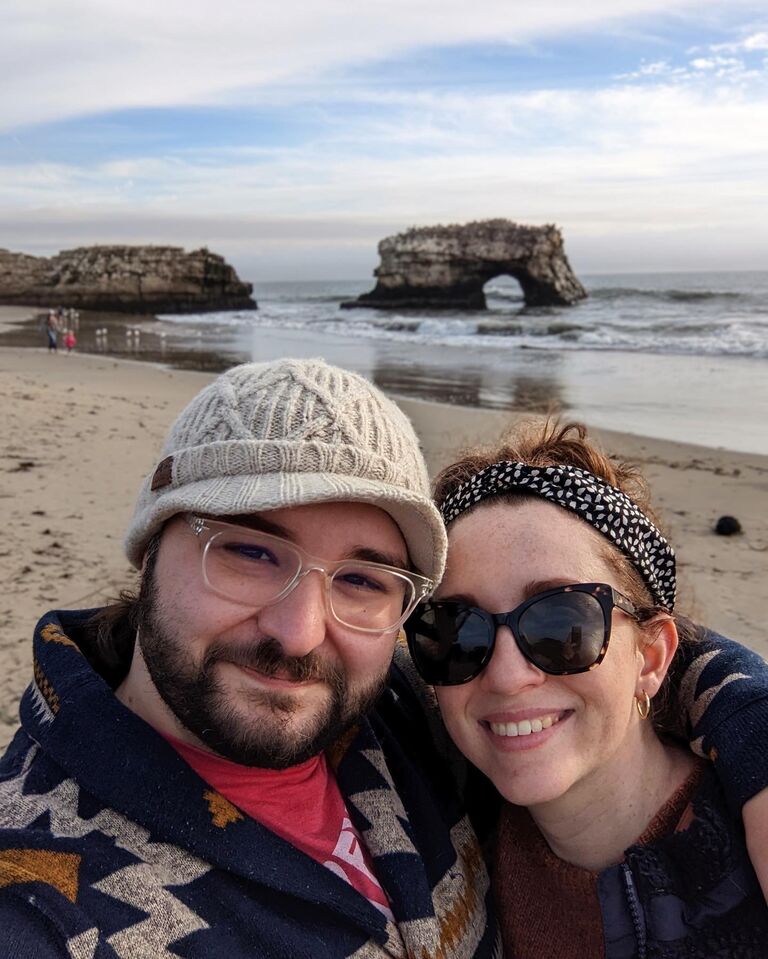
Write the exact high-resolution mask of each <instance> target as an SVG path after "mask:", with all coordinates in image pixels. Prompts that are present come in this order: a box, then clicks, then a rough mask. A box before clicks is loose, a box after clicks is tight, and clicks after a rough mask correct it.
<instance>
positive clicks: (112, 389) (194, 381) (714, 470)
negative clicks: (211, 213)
mask: <svg viewBox="0 0 768 959" xmlns="http://www.w3.org/2000/svg"><path fill="white" fill-rule="evenodd" d="M14 309H15V308H14ZM19 309H21V308H19ZM27 315H28V314H27ZM13 318H14V317H13V316H11V314H10V312H8V311H3V315H2V316H0V321H2V320H10V321H12V320H13ZM210 379H211V374H209V373H196V372H187V371H177V370H168V369H164V368H162V367H159V366H153V365H150V364H144V363H139V362H135V361H130V360H115V359H113V358H111V357H106V356H93V355H83V354H78V353H75V354H72V355H69V356H67V355H62V354H59V355H49V354H48V353H47V351H46V350H45V349H41V348H34V349H32V348H16V347H8V348H4V349H2V350H0V399H1V401H2V409H3V427H2V437H3V444H2V445H3V451H4V456H3V482H2V486H1V487H0V499H1V500H2V503H3V519H4V527H5V533H4V536H3V545H2V547H1V548H0V575H2V579H3V581H4V582H5V583H6V592H5V596H4V599H3V601H2V603H0V624H1V625H2V634H1V637H2V638H0V746H2V745H4V743H5V742H6V741H7V740H8V739H9V738H10V735H11V734H12V730H13V728H14V727H15V725H16V722H17V719H16V715H17V702H18V697H19V695H20V693H21V691H22V690H23V688H24V686H25V685H26V684H27V683H28V682H29V679H30V676H31V643H30V640H31V634H32V628H33V626H34V623H35V622H36V620H37V618H38V617H39V616H40V615H41V614H42V613H43V612H45V611H46V610H48V609H51V608H67V607H88V606H96V605H99V604H100V603H101V602H102V601H103V600H105V599H107V598H108V597H110V596H113V595H115V594H116V593H117V591H118V590H119V589H120V588H121V587H123V586H125V585H128V584H130V583H132V582H133V579H134V574H133V572H132V570H131V568H130V566H129V564H128V562H127V560H126V559H125V558H124V556H123V553H122V537H123V533H124V530H125V527H126V524H127V521H128V518H129V516H130V513H131V510H132V507H133V502H134V498H135V495H136V493H137V491H138V488H139V483H140V481H141V479H142V477H143V476H144V475H145V474H146V473H147V472H148V471H149V470H150V468H151V467H152V466H153V464H154V463H155V458H156V456H157V453H158V451H159V447H160V443H161V441H162V438H163V436H164V434H165V432H166V430H167V428H168V426H169V425H170V423H171V422H172V420H173V418H174V417H175V415H176V414H177V413H178V412H179V410H180V409H181V408H182V407H183V405H184V404H185V403H186V402H187V401H188V400H189V399H190V398H191V397H192V396H193V395H194V394H195V393H196V392H197V391H198V390H199V389H200V387H201V386H202V385H203V384H205V383H206V382H208V381H209V380H210ZM402 405H403V407H404V408H405V410H406V412H407V413H408V414H409V415H410V416H411V418H412V420H413V422H414V425H415V426H416V429H417V431H418V432H419V435H420V436H421V438H422V441H423V444H424V449H425V453H426V456H427V460H428V463H429V466H430V469H431V470H432V471H434V470H435V469H436V468H437V467H439V466H440V465H442V464H443V463H445V462H447V461H448V460H449V459H450V456H451V454H452V452H453V451H454V450H455V449H456V448H457V447H460V446H462V445H465V444H467V443H471V442H476V441H479V440H480V441H481V440H484V439H492V438H494V437H495V436H496V435H497V434H498V433H499V432H500V430H501V429H502V428H503V426H504V425H506V424H507V423H508V422H509V421H510V417H511V415H512V414H509V413H505V412H496V411H487V410H477V409H470V408H465V407H456V406H444V405H441V404H437V403H431V402H425V401H419V400H404V401H403V402H402ZM599 435H600V436H601V437H602V440H603V443H604V445H605V446H606V448H607V449H608V450H609V451H610V452H611V453H614V454H617V455H621V456H624V457H628V458H631V459H633V460H635V461H637V462H639V463H640V464H641V465H642V466H643V468H644V469H645V471H646V474H647V476H648V478H649V479H650V481H651V484H652V489H653V492H654V494H655V500H656V503H657V505H658V507H659V509H660V512H661V514H662V516H663V517H664V519H665V521H666V525H667V528H668V529H669V531H670V533H671V537H672V540H673V542H674V543H675V545H676V547H677V551H678V557H679V562H680V571H681V587H682V590H681V598H680V608H681V609H684V610H685V611H688V612H691V613H692V614H693V615H694V616H695V617H697V618H699V619H700V620H701V621H702V622H705V623H707V624H708V625H710V626H712V627H714V628H716V629H719V630H720V631H722V632H724V633H726V634H728V635H730V636H731V637H733V638H735V639H739V640H740V641H742V642H743V643H745V644H746V645H748V646H750V647H751V648H753V649H755V650H757V651H758V652H760V653H761V654H762V655H763V656H766V655H768V638H766V634H765V629H764V622H765V620H766V615H767V614H768V590H767V589H766V582H768V575H767V574H768V510H766V501H767V500H766V494H767V493H768V457H766V456H760V455H753V454H746V453H731V452H728V451H727V450H721V449H717V450H713V449H708V448H705V447H696V446H689V445H686V444H681V443H674V442H669V441H663V440H657V439H653V438H646V437H638V436H630V435H627V434H621V433H611V432H606V431H601V432H599ZM723 514H733V515H735V516H737V517H738V519H739V520H740V522H741V524H742V526H743V529H744V533H743V535H740V536H734V537H729V538H725V537H720V536H716V535H715V534H714V533H713V532H712V528H713V526H714V523H715V521H716V520H717V518H718V517H719V516H721V515H723Z"/></svg>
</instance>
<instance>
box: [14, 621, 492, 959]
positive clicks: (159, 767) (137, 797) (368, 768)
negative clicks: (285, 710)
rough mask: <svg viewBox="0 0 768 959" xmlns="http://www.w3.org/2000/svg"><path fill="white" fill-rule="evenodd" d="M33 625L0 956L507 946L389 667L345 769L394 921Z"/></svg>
mask: <svg viewBox="0 0 768 959" xmlns="http://www.w3.org/2000/svg"><path fill="white" fill-rule="evenodd" d="M88 615H89V613H88V612H79V613H66V614H65V613H62V614H55V613H52V614H48V615H47V616H45V617H44V618H43V619H42V620H41V622H40V623H39V624H38V627H37V630H36V635H35V642H34V653H35V662H34V670H35V682H34V683H33V684H32V685H31V686H30V687H29V689H28V690H27V691H26V693H25V694H24V697H23V699H22V705H21V718H22V728H21V729H20V730H19V732H18V733H17V735H16V737H15V739H14V740H13V742H12V744H11V746H10V747H9V749H8V751H7V753H6V754H5V756H4V757H3V759H2V760H1V761H0V930H2V936H1V937H0V956H3V957H6V956H7V957H13V959H26V957H30V959H31V957H34V959H53V957H65V956H78V957H79V956H82V957H89V959H107V957H109V959H115V957H118V956H120V957H126V959H128V957H130V959H145V957H146V959H150V957H151V959H160V957H171V956H174V957H178V956H182V957H190V959H191V957H219V956H221V957H226V959H237V957H249V959H257V957H270V959H272V957H275V959H277V957H280V959H301V957H306V959H322V957H328V959H337V957H338V959H341V957H352V956H354V957H356V959H369V957H370V959H373V957H378V956H386V955H391V956H399V957H403V959H406V957H412V959H416V957H418V959H430V957H435V959H437V957H440V959H453V957H455V959H469V957H472V956H477V957H489V959H490V957H494V956H497V955H499V951H498V943H497V932H496V928H495V924H494V922H493V920H492V918H491V916H490V908H489V898H490V892H489V882H488V877H487V873H486V869H485V865H484V863H483V860H482V856H481V852H480V849H479V846H478V843H477V840H476V838H475V834H474V832H473V831H472V828H471V826H470V824H469V822H468V820H467V818H466V816H464V814H463V812H462V811H461V809H460V807H459V805H458V803H457V800H456V799H455V791H454V789H453V788H452V785H451V782H450V780H449V778H448V774H447V772H446V770H445V768H444V767H443V766H442V764H441V761H440V760H439V759H438V758H437V756H436V755H435V752H434V749H433V748H432V747H431V745H430V744H429V740H428V739H426V738H425V735H426V734H425V732H424V730H423V723H421V722H420V717H419V714H418V707H416V710H415V711H414V708H413V705H412V703H411V700H412V699H413V694H412V693H411V691H410V688H409V686H408V684H407V683H406V682H405V681H404V679H403V677H402V676H401V675H400V674H399V673H398V670H397V669H394V671H393V674H392V677H391V682H390V685H389V688H388V690H387V691H386V693H385V694H384V696H383V697H382V699H381V701H380V703H379V704H378V706H377V708H376V709H375V710H374V711H373V713H372V714H371V716H370V719H369V721H366V722H363V723H362V724H361V725H360V727H359V728H358V729H357V730H356V732H355V734H354V736H353V737H352V740H351V742H350V744H349V745H348V746H347V747H346V749H345V750H344V752H343V755H341V758H340V760H339V762H338V765H337V767H336V776H337V780H338V783H339V786H340V788H341V792H342V795H343V796H344V798H345V801H346V803H347V806H348V809H349V813H350V816H351V818H352V820H353V822H354V824H355V826H356V827H357V829H358V830H359V832H360V833H361V835H362V836H363V838H364V841H365V843H366V845H367V847H368V850H369V851H370V853H371V855H372V858H373V863H374V869H375V872H376V876H377V878H378V879H379V882H380V883H381V885H382V886H383V888H384V889H385V891H386V892H387V894H388V896H389V899H390V903H391V907H392V911H393V914H394V916H395V922H394V923H392V922H388V921H387V920H386V919H385V917H384V916H383V915H382V914H381V913H380V912H379V911H378V910H377V909H375V908H374V907H373V906H372V905H371V904H370V903H369V902H368V901H367V900H366V899H365V898H364V897H363V896H361V895H360V894H359V893H358V892H356V891H355V890H354V889H352V888H351V887H350V886H349V885H347V883H345V882H344V881H343V880H342V879H340V878H338V877H337V876H336V875H334V874H333V873H331V872H330V871H329V870H328V869H326V868H325V867H324V866H322V865H320V864H319V863H317V862H315V861H314V860H313V859H311V858H310V857H308V856H306V855H305V854H304V853H302V852H300V851H299V850H298V849H296V848H295V847H294V846H292V845H290V844H289V843H287V842H285V841H284V840H283V839H281V838H280V837H278V836H276V835H275V834H274V833H272V832H270V831H269V830H268V829H266V828H265V827H264V826H262V825H260V824H259V823H258V822H256V821H255V820H253V819H251V818H250V817H248V816H245V815H244V814H243V813H241V812H240V810H239V809H237V808H236V807H234V806H233V805H232V804H231V803H229V802H228V801H227V800H226V799H225V798H224V797H223V796H221V795H220V794H218V793H216V792H215V791H214V790H213V789H212V788H211V787H210V786H209V785H208V784H207V783H205V782H204V781H203V780H201V779H200V778H199V777H198V776H197V775H196V774H195V773H194V772H193V771H192V769H191V768H190V767H189V766H188V765H187V764H186V763H185V762H184V761H183V760H182V759H181V758H180V757H179V755H178V754H177V753H176V751H175V750H174V749H173V748H172V747H171V746H169V745H168V744H167V743H166V742H165V741H164V740H163V739H162V738H161V737H160V736H159V735H158V734H157V733H156V732H155V731H154V730H152V729H151V728H150V727H149V726H148V725H146V724H145V723H144V722H143V721H142V720H141V719H139V718H138V717H137V716H136V715H135V714H133V713H132V712H130V711H129V710H128V709H126V708H125V707H124V706H123V705H122V704H121V703H120V702H119V701H118V700H117V699H116V698H115V697H114V695H113V693H112V690H111V688H110V687H109V685H108V684H107V683H106V682H105V681H104V680H103V679H102V678H101V676H100V675H99V674H98V673H97V672H96V671H95V670H94V669H93V668H92V667H91V665H89V663H88V661H87V659H86V658H85V656H84V655H83V653H82V652H81V650H80V648H79V646H78V644H77V642H76V639H77V637H78V633H79V630H80V628H81V627H82V624H83V622H84V620H85V618H86V617H87V616H88Z"/></svg>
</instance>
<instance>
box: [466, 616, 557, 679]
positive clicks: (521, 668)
mask: <svg viewBox="0 0 768 959" xmlns="http://www.w3.org/2000/svg"><path fill="white" fill-rule="evenodd" d="M546 679H547V674H546V673H544V672H542V671H541V670H540V669H538V667H536V666H534V665H533V663H532V662H530V661H529V660H527V659H526V658H525V656H523V654H522V653H521V652H520V648H519V646H518V645H517V642H516V641H515V637H514V636H513V635H512V630H511V629H510V628H509V627H508V626H499V627H498V629H497V631H496V644H495V646H494V649H493V655H492V656H491V661H490V663H488V665H487V666H486V667H485V669H484V670H483V672H482V673H481V680H482V682H483V685H484V686H485V688H486V690H487V691H488V692H493V693H499V694H500V695H507V696H511V695H514V694H515V693H518V692H520V691H521V690H523V689H526V688H527V687H529V686H541V684H542V683H544V682H546Z"/></svg>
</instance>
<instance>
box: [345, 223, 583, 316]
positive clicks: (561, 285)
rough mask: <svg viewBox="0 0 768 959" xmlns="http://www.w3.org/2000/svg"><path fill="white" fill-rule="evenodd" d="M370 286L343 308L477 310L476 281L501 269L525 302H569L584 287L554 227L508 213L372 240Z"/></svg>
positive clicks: (481, 300) (481, 304) (480, 305)
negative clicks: (375, 245) (375, 256)
mask: <svg viewBox="0 0 768 959" xmlns="http://www.w3.org/2000/svg"><path fill="white" fill-rule="evenodd" d="M379 255H380V257H381V262H380V264H379V266H378V267H377V268H376V270H374V275H375V276H376V278H377V283H376V286H375V288H374V289H373V290H371V292H370V293H364V294H363V295H362V296H360V297H358V298H357V299H356V300H353V301H351V302H349V303H343V304H342V306H345V307H357V306H369V307H370V306H373V307H378V308H382V309H404V308H409V307H414V308H419V307H429V308H439V309H470V310H484V309H485V307H486V303H485V294H484V293H483V285H484V284H485V283H487V281H488V280H491V279H493V278H494V277H495V276H500V275H504V274H508V275H509V276H512V277H514V278H515V279H516V280H517V281H518V283H519V284H520V286H521V288H522V291H523V297H524V299H525V304H526V306H568V305H571V304H573V303H576V302H577V301H578V300H581V299H584V297H586V295H587V292H586V290H585V289H584V287H583V286H582V285H581V283H580V282H579V281H578V279H577V278H576V276H575V274H574V273H573V271H572V270H571V267H570V264H569V263H568V258H567V257H566V255H565V250H564V247H563V238H562V235H561V233H560V230H559V229H558V228H557V227H556V226H553V225H551V224H550V225H547V226H524V225H522V224H518V223H513V222H512V221H511V220H502V219H496V220H479V221H476V222H474V223H467V224H464V225H452V226H427V227H419V228H415V229H411V230H407V231H406V232H405V233H398V234H397V235H396V236H389V237H386V239H384V240H382V241H381V242H380V243H379Z"/></svg>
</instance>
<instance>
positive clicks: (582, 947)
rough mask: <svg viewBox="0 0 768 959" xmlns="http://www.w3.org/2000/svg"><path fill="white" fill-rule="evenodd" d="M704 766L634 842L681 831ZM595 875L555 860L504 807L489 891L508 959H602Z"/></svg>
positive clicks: (527, 820)
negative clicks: (551, 958) (495, 907)
mask: <svg viewBox="0 0 768 959" xmlns="http://www.w3.org/2000/svg"><path fill="white" fill-rule="evenodd" d="M703 768H704V763H703V762H701V763H699V764H697V766H696V768H695V769H694V771H693V772H692V773H691V775H690V776H689V777H688V778H687V779H686V781H685V782H684V783H683V784H682V785H681V786H680V787H679V789H677V790H676V791H675V793H674V794H673V795H672V796H671V797H670V798H669V799H668V800H667V802H666V803H665V804H664V806H662V808H661V809H660V810H659V812H658V813H657V815H656V816H655V817H654V819H653V820H652V822H651V823H650V825H649V826H648V828H647V829H646V830H645V832H644V833H643V834H642V836H641V837H640V838H639V839H638V840H637V844H638V845H645V844H647V843H650V842H653V841H654V840H656V839H658V838H659V837H661V836H666V835H668V834H669V833H671V832H674V831H675V829H678V828H684V826H685V825H686V823H687V821H688V818H689V815H688V813H689V806H690V801H691V799H692V797H693V794H694V793H695V791H696V788H697V786H698V784H699V781H700V779H701V775H702V772H703ZM598 876H599V872H592V871H591V870H589V869H582V868H581V867H580V866H574V865H572V864H571V863H568V862H565V861H564V860H562V859H559V858H558V857H557V856H556V855H555V854H554V853H553V852H552V850H551V849H550V848H549V846H548V845H547V843H546V840H545V839H544V837H543V836H542V835H541V833H540V832H539V830H538V828H537V826H536V824H535V823H534V821H533V819H532V818H531V816H530V814H529V813H528V811H527V810H526V809H524V808H523V807H521V806H513V805H511V804H509V803H507V804H506V805H505V806H504V808H503V809H502V812H501V816H500V819H499V831H498V837H497V842H496V848H495V854H494V862H493V874H492V882H493V891H494V896H495V899H496V905H497V910H498V918H499V925H500V927H501V935H502V939H503V942H504V955H505V957H508V959H542V957H546V956H557V959H604V957H605V944H604V938H603V921H602V914H601V911H600V901H599V898H598V891H597V882H598Z"/></svg>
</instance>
